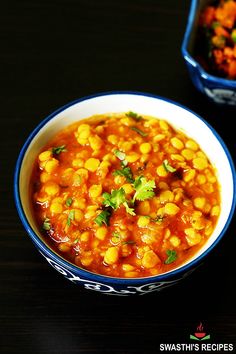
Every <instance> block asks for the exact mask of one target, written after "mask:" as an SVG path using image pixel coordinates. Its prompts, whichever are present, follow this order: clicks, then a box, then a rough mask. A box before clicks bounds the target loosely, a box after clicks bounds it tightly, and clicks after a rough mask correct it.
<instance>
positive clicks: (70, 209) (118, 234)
mask: <svg viewBox="0 0 236 354" xmlns="http://www.w3.org/2000/svg"><path fill="white" fill-rule="evenodd" d="M31 189H32V201H33V208H34V212H35V217H36V219H37V222H38V225H39V227H40V229H41V230H42V234H43V237H44V239H45V240H46V241H47V242H50V245H51V246H52V247H53V248H54V249H55V251H56V252H57V253H59V254H60V255H62V256H63V257H64V258H66V259H67V260H69V261H70V262H72V263H74V264H76V265H78V266H79V267H83V268H85V269H87V270H90V271H92V272H95V273H99V274H105V275H108V276H114V277H125V278H133V277H147V276H152V275H156V274H160V273H164V272H167V271H169V270H171V269H173V268H176V267H177V266H179V265H180V264H182V263H183V262H185V261H186V260H187V259H189V258H190V257H192V256H193V255H194V253H196V252H197V251H198V250H199V248H200V247H202V245H203V244H204V243H205V242H206V240H207V239H208V238H209V236H210V235H211V233H212V232H213V230H214V227H215V225H216V222H217V219H218V216H219V213H220V191H219V185H218V182H217V178H216V174H215V171H214V168H213V166H212V165H211V164H210V162H209V160H208V158H207V156H206V155H205V154H204V152H203V151H202V150H201V149H200V147H199V145H198V144H197V142H195V141H194V140H192V139H190V138H189V137H187V136H186V135H184V134H183V133H182V132H179V131H175V130H174V129H173V127H171V126H170V125H169V124H168V123H167V122H166V121H164V120H160V119H155V118H153V117H146V116H140V115H138V114H136V113H134V112H128V113H122V114H106V115H100V116H93V117H91V118H88V119H85V120H83V121H79V122H77V123H75V124H73V125H70V126H69V127H67V128H65V129H64V130H62V131H61V132H59V133H58V134H57V135H56V136H55V137H54V138H53V139H52V140H51V141H50V142H49V143H48V144H47V145H46V146H45V147H44V148H43V150H42V151H41V153H40V154H39V155H38V158H37V161H36V162H35V167H34V171H33V174H32V178H31Z"/></svg>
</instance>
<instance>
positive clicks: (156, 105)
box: [19, 93, 234, 267]
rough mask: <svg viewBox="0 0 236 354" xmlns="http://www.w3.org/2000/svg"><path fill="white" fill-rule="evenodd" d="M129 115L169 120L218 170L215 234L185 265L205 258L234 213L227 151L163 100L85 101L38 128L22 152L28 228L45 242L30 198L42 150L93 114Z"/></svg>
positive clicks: (106, 97)
mask: <svg viewBox="0 0 236 354" xmlns="http://www.w3.org/2000/svg"><path fill="white" fill-rule="evenodd" d="M128 111H134V112H137V113H139V114H145V115H151V116H153V117H156V118H161V119H164V120H166V121H167V122H169V123H170V124H171V125H172V126H173V127H174V128H175V129H177V130H181V131H182V132H183V133H185V134H186V135H187V136H188V137H191V138H192V139H194V140H196V141H197V142H198V144H199V145H200V147H201V149H202V150H203V151H204V152H205V153H206V155H207V156H208V158H209V159H210V161H211V163H212V164H213V166H214V167H215V169H216V173H217V176H218V180H219V183H220V186H221V201H222V204H221V209H222V210H221V214H220V217H219V220H218V223H217V225H216V228H215V230H214V232H213V234H212V235H211V237H210V238H209V240H208V241H207V242H206V244H205V245H204V246H203V247H202V248H201V249H200V250H199V251H198V253H197V254H195V255H194V257H193V258H191V259H190V260H188V262H186V263H189V262H190V261H192V260H195V259H196V258H198V257H199V256H200V255H201V254H203V253H204V252H205V251H206V250H207V249H208V248H209V247H210V246H211V245H212V244H213V243H214V242H215V241H216V240H217V238H218V237H219V236H220V235H221V234H222V231H223V229H224V228H225V224H227V222H228V219H229V216H230V214H231V213H232V206H233V203H234V176H233V172H232V166H231V164H230V162H229V159H230V156H229V155H228V152H227V149H226V148H225V146H224V143H223V142H222V141H221V139H220V138H219V137H218V136H217V134H216V133H215V132H214V131H213V130H212V128H211V127H209V126H208V125H207V124H206V123H205V122H204V121H203V120H202V119H200V118H198V117H197V116H196V115H195V114H194V113H192V112H190V111H188V110H187V109H184V108H183V107H181V106H178V105H176V104H174V103H172V102H169V101H166V100H164V99H161V98H156V97H152V96H144V95H140V94H125V93H124V94H108V95H101V96H97V97H92V98H86V99H84V100H82V101H78V102H76V103H73V104H72V105H69V106H67V107H66V108H65V109H63V110H61V111H59V113H55V114H52V115H51V116H50V117H49V118H47V119H46V120H45V121H44V122H43V124H41V128H40V129H39V128H36V130H35V131H34V132H33V133H32V135H31V138H30V139H29V141H28V143H26V145H25V147H24V148H23V158H22V164H21V168H20V173H19V194H20V196H19V197H20V200H21V205H22V208H23V211H24V214H25V216H26V219H27V220H28V223H29V227H31V229H32V230H33V231H34V233H35V234H36V235H37V236H38V237H39V238H40V239H42V238H41V235H40V230H39V228H38V227H37V225H36V222H35V220H34V216H33V213H32V208H31V202H30V198H29V183H30V177H31V171H32V161H34V160H35V159H36V158H37V155H38V153H39V151H40V150H41V149H42V148H43V146H44V145H45V144H46V143H47V142H48V141H49V140H50V139H51V138H52V137H53V136H54V135H55V134H56V133H57V132H58V131H60V130H61V129H62V128H63V127H66V126H67V125H69V124H71V123H73V122H76V121H79V120H80V119H84V118H87V117H90V116H92V115H94V114H104V113H116V112H128ZM222 144H223V145H222ZM186 263H185V264H186ZM182 266H183V265H182ZM182 266H181V267H182Z"/></svg>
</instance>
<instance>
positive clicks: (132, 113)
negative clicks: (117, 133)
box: [125, 111, 143, 121]
mask: <svg viewBox="0 0 236 354" xmlns="http://www.w3.org/2000/svg"><path fill="white" fill-rule="evenodd" d="M125 115H126V117H129V118H133V119H135V120H137V121H139V120H142V119H143V117H142V116H140V115H138V114H137V113H135V112H132V111H129V112H128V113H125Z"/></svg>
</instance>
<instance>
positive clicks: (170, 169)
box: [162, 160, 176, 173]
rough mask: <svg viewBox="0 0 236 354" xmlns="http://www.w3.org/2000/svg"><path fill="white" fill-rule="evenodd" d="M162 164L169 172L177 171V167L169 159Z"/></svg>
mask: <svg viewBox="0 0 236 354" xmlns="http://www.w3.org/2000/svg"><path fill="white" fill-rule="evenodd" d="M162 165H163V167H164V169H165V170H166V171H167V172H171V173H173V172H175V171H176V168H174V167H172V166H171V165H170V164H169V161H168V160H164V161H163V164H162Z"/></svg>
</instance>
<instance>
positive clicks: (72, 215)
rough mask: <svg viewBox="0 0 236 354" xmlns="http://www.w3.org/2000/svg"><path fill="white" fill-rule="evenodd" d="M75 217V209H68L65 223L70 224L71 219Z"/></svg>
mask: <svg viewBox="0 0 236 354" xmlns="http://www.w3.org/2000/svg"><path fill="white" fill-rule="evenodd" d="M74 219H75V211H74V210H70V212H69V214H68V218H67V222H66V224H67V225H68V226H70V224H71V221H73V220H74Z"/></svg>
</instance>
